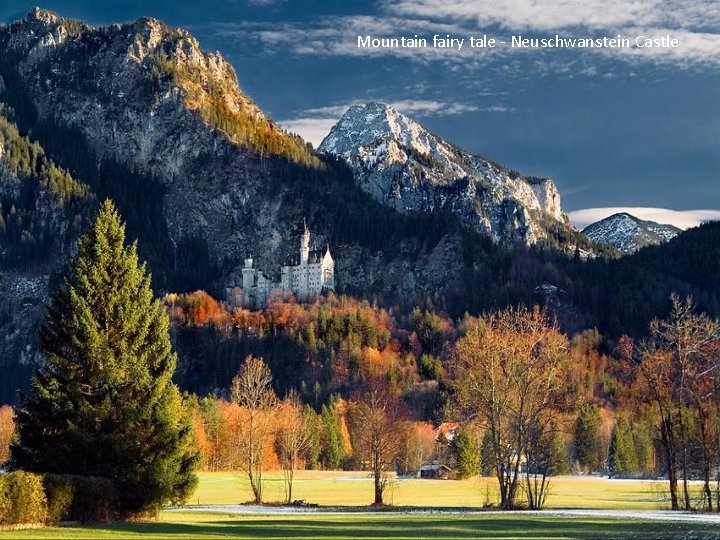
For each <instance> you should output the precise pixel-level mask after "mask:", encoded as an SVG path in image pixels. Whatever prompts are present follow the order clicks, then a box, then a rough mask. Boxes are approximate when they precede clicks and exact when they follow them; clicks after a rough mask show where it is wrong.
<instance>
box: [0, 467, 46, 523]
mask: <svg viewBox="0 0 720 540" xmlns="http://www.w3.org/2000/svg"><path fill="white" fill-rule="evenodd" d="M46 519H47V498H46V496H45V489H44V488H43V481H42V476H41V475H39V474H33V473H28V472H24V471H15V472H11V473H8V474H5V475H3V476H0V524H2V525H14V524H18V523H44V522H45V520H46Z"/></svg>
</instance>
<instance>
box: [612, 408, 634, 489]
mask: <svg viewBox="0 0 720 540" xmlns="http://www.w3.org/2000/svg"><path fill="white" fill-rule="evenodd" d="M607 461H608V470H609V471H610V474H612V475H614V476H627V475H629V474H631V473H634V472H636V471H637V468H638V459H637V451H636V450H635V441H634V440H633V433H632V428H631V426H630V423H629V422H628V420H627V418H625V417H624V416H621V417H619V418H618V420H617V422H616V423H615V427H614V428H613V431H612V436H611V438H610V449H609V450H608V460H607Z"/></svg>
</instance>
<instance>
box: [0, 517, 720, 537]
mask: <svg viewBox="0 0 720 540" xmlns="http://www.w3.org/2000/svg"><path fill="white" fill-rule="evenodd" d="M717 529H718V527H717V525H708V524H697V523H662V524H659V523H657V522H649V521H642V520H637V521H630V522H628V521H623V520H618V519H593V518H573V519H568V518H560V517H553V516H530V515H528V516H527V517H525V516H517V515H512V516H498V515H496V514H493V515H489V516H482V515H443V516H438V515H423V516H407V515H399V516H398V515H377V516H365V515H363V516H348V515H340V516H334V515H302V516H259V515H251V516H238V515H232V516H228V515H223V514H212V513H207V514H200V513H172V514H171V513H165V514H163V516H162V518H161V519H160V520H159V521H158V522H155V523H123V524H110V525H96V526H88V527H82V528H80V527H67V528H65V527H64V528H48V529H38V530H31V531H16V532H5V533H0V538H2V539H3V540H10V539H12V540H16V539H23V540H25V539H38V540H39V539H47V540H50V539H53V540H61V539H71V538H72V539H77V540H85V539H111V538H112V539H120V538H122V539H140V538H142V539H143V540H160V539H167V538H172V539H173V540H190V539H196V538H197V539H203V540H215V539H227V538H248V539H249V538H253V539H255V538H257V539H264V538H278V539H279V538H292V539H313V538H318V539H330V538H335V539H360V538H386V539H388V540H393V539H409V538H412V539H432V540H443V539H456V538H457V539H462V538H503V539H509V538H546V539H553V540H560V539H563V538H577V539H585V538H635V539H665V538H667V539H671V538H672V539H686V540H690V539H698V538H708V539H709V538H720V532H719V531H718V530H717Z"/></svg>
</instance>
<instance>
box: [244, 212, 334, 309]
mask: <svg viewBox="0 0 720 540" xmlns="http://www.w3.org/2000/svg"><path fill="white" fill-rule="evenodd" d="M334 290H335V261H334V260H333V258H332V255H330V247H329V246H328V247H326V248H325V249H310V231H309V230H308V228H307V224H304V231H303V234H302V236H301V237H300V252H299V254H298V255H296V256H290V257H288V259H287V261H286V262H285V264H284V265H283V266H282V267H281V268H280V281H279V282H278V281H273V280H272V279H270V278H268V277H266V276H265V274H263V273H262V271H260V270H258V269H257V268H254V267H253V260H252V258H251V257H248V258H247V259H245V265H244V267H243V269H242V304H243V305H244V306H255V307H264V306H265V305H267V302H268V299H269V298H270V296H271V295H272V294H274V293H276V292H280V293H289V292H291V293H293V294H294V295H295V296H296V297H297V299H298V300H300V301H301V302H307V301H309V300H312V299H313V298H314V297H315V296H317V295H319V294H321V293H323V292H325V291H334Z"/></svg>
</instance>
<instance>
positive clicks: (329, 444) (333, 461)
mask: <svg viewBox="0 0 720 540" xmlns="http://www.w3.org/2000/svg"><path fill="white" fill-rule="evenodd" d="M320 419H321V421H322V427H323V439H322V443H323V445H322V454H321V459H322V462H323V465H324V467H325V468H326V469H339V468H340V464H341V463H342V460H343V458H344V457H345V450H344V448H343V437H342V431H341V429H340V419H339V418H338V416H337V413H336V412H335V407H334V406H333V405H332V403H331V404H330V406H329V407H328V406H327V405H323V406H322V409H321V410H320Z"/></svg>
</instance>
